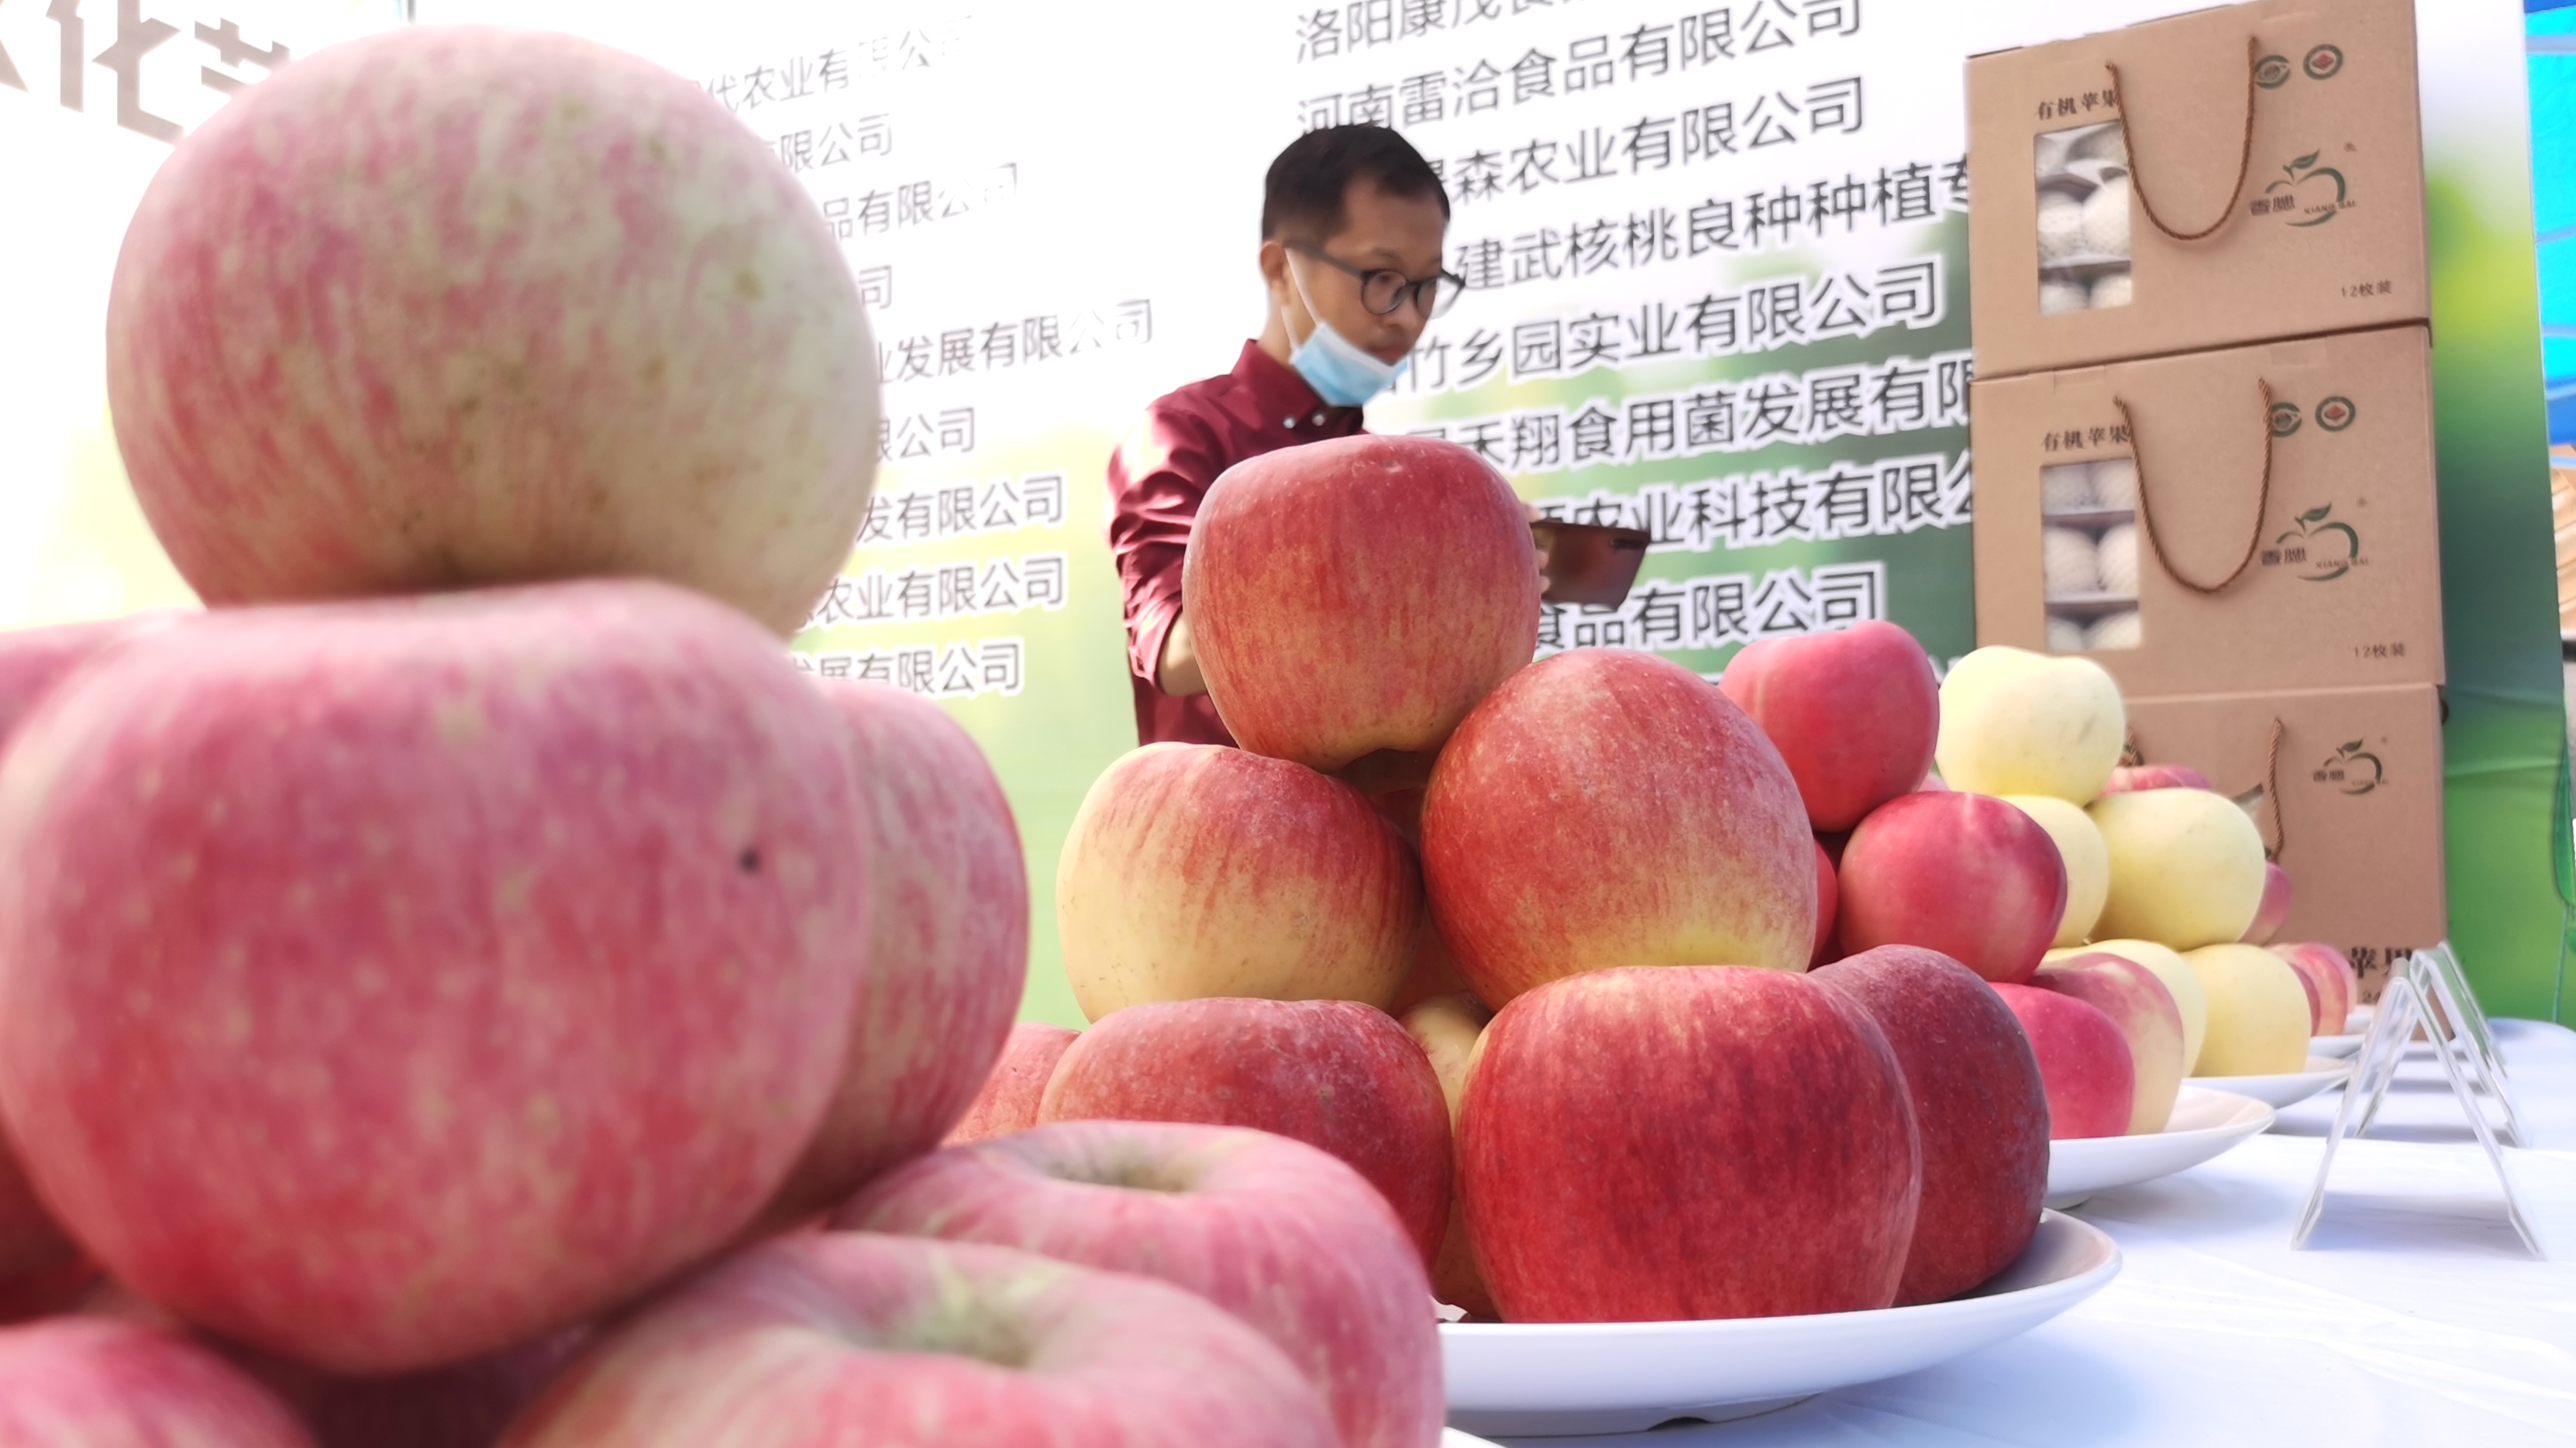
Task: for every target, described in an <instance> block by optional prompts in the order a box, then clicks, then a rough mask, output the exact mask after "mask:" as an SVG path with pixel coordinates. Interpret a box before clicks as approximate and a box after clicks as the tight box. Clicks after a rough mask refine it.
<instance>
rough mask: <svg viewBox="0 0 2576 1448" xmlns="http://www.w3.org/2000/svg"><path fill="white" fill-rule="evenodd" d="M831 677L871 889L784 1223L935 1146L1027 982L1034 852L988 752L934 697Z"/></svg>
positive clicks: (778, 1216)
mask: <svg viewBox="0 0 2576 1448" xmlns="http://www.w3.org/2000/svg"><path fill="white" fill-rule="evenodd" d="M821 685H822V689H823V692H824V694H825V696H826V697H827V698H829V699H830V700H831V702H832V705H833V707H834V708H835V709H837V710H838V711H839V712H840V716H841V718H842V720H843V722H845V723H846V724H847V725H848V726H849V730H850V742H851V745H852V747H853V750H854V751H855V760H856V772H857V775H858V784H859V789H860V791H861V792H862V793H863V794H865V795H866V796H867V797H868V799H869V802H870V804H871V805H872V806H873V808H872V809H870V810H869V811H868V815H869V819H870V822H871V824H872V825H873V826H874V832H875V833H874V841H873V843H872V845H871V847H870V858H872V859H873V860H874V861H875V864H876V869H875V874H874V878H873V880H872V881H871V885H872V887H873V890H874V894H875V900H874V903H873V905H872V907H871V909H870V912H869V918H870V920H871V922H872V923H871V925H870V928H869V935H868V939H867V941H866V943H865V959H866V960H867V962H868V975H867V982H866V984H865V986H863V987H862V988H861V991H860V995H859V1005H858V1010H857V1012H856V1014H855V1015H854V1016H853V1017H852V1019H851V1023H850V1044H849V1055H848V1058H847V1060H846V1061H845V1062H844V1063H843V1065H842V1067H841V1085H840V1089H839V1090H838V1091H836V1092H835V1093H833V1096H832V1105H831V1107H830V1109H829V1110H827V1111H825V1112H824V1114H823V1124H822V1125H820V1126H818V1127H816V1128H815V1129H814V1139H813V1141H812V1142H811V1144H809V1145H808V1146H807V1147H806V1148H805V1155H804V1157H803V1158H802V1159H800V1160H799V1161H798V1162H797V1163H796V1167H795V1169H794V1170H793V1171H791V1172H790V1173H789V1174H788V1177H787V1183H786V1185H785V1186H782V1187H780V1188H779V1190H778V1197H777V1199H776V1200H775V1201H774V1202H772V1203H771V1205H770V1211H769V1214H768V1215H769V1218H770V1219H771V1220H772V1221H792V1220H794V1219H796V1218H798V1217H802V1216H806V1215H809V1214H811V1213H813V1212H817V1211H820V1210H822V1209H823V1208H825V1207H828V1206H831V1205H832V1204H833V1203H835V1202H838V1201H840V1200H841V1199H842V1198H843V1197H846V1196H848V1195H849V1194H850V1193H852V1192H854V1191H856V1190H858V1188H859V1185H860V1183H862V1182H865V1181H866V1180H867V1179H868V1178H869V1177H872V1176H874V1175H876V1174H877V1173H878V1172H879V1171H881V1170H883V1169H884V1168H886V1167H887V1166H890V1165H892V1164H893V1163H895V1162H898V1161H901V1160H903V1159H904V1158H905V1157H908V1156H916V1155H918V1154H920V1153H922V1152H925V1151H928V1150H929V1149H930V1148H932V1147H934V1146H937V1145H938V1144H939V1142H940V1139H941V1138H942V1137H944V1136H946V1135H947V1134H948V1130H949V1128H951V1127H953V1126H955V1125H956V1124H957V1121H958V1118H959V1117H961V1116H963V1115H964V1114H965V1112H966V1109H967V1107H968V1106H969V1105H970V1104H971V1103H972V1102H973V1101H974V1099H975V1093H976V1092H977V1090H978V1089H979V1088H981V1087H982V1086H983V1084H984V1082H985V1080H986V1079H987V1077H988V1076H989V1075H990V1074H991V1072H992V1068H993V1063H994V1061H995V1059H996V1058H997V1057H998V1056H999V1054H1000V1053H1001V1049H1002V1042H1003V1040H1004V1038H1005V1037H1007V1036H1008V1035H1009V1034H1010V1031H1011V1017H1012V1016H1013V1015H1014V1014H1015V1013H1017V1011H1018V1010H1019V1006H1020V996H1021V995H1022V993H1023V992H1025V991H1026V989H1027V987H1028V974H1029V869H1028V862H1027V860H1026V859H1025V858H1024V857H1023V856H1022V855H1021V854H1020V830H1019V825H1018V823H1017V822H1016V821H1015V820H1014V819H1013V818H1012V816H1011V802H1010V801H1009V800H1007V799H1005V798H1003V796H1002V785H1001V782H1000V781H999V780H997V779H995V778H994V777H993V768H992V766H991V765H989V764H987V763H986V762H985V761H984V751H983V750H981V749H979V748H977V747H976V744H975V741H974V739H973V738H972V737H971V736H969V735H968V734H967V733H966V731H965V729H964V728H962V727H960V726H959V725H958V723H957V721H956V720H954V719H951V718H950V717H948V714H947V711H945V710H943V709H941V708H940V707H939V706H938V705H936V704H933V703H931V702H930V701H929V700H927V699H923V698H920V697H918V696H916V695H912V694H908V693H905V692H904V691H902V690H900V689H895V688H889V687H887V686H885V685H882V684H862V683H857V682H853V681H848V680H840V679H825V680H823V681H821Z"/></svg>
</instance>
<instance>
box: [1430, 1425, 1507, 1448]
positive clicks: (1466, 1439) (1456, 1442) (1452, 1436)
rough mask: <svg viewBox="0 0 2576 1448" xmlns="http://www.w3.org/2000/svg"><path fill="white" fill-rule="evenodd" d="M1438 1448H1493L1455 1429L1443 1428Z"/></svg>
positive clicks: (1479, 1439) (1484, 1441)
mask: <svg viewBox="0 0 2576 1448" xmlns="http://www.w3.org/2000/svg"><path fill="white" fill-rule="evenodd" d="M1440 1448H1494V1445H1493V1444H1491V1443H1489V1442H1487V1441H1486V1440H1484V1439H1482V1438H1475V1437H1470V1436H1468V1435H1467V1434H1465V1433H1461V1432H1459V1431H1458V1430H1457V1429H1455V1428H1443V1429H1441V1430H1440Z"/></svg>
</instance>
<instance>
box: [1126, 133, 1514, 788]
mask: <svg viewBox="0 0 2576 1448" xmlns="http://www.w3.org/2000/svg"><path fill="white" fill-rule="evenodd" d="M1448 226H1449V197H1448V194H1447V193H1446V192H1445V191H1443V190H1442V189H1441V186H1440V177H1439V176H1438V175H1437V174H1436V173H1434V172H1433V171H1432V169H1431V167H1430V165H1429V164H1428V163H1427V162H1425V161H1424V160H1423V159H1422V154H1421V153H1420V152H1418V151H1416V150H1414V149H1413V147H1412V146H1411V145H1409V144H1407V143H1406V141H1405V140H1404V138H1403V137H1402V136H1399V135H1397V134H1396V133H1395V132H1394V131H1392V130H1389V129H1387V128H1386V127H1384V126H1331V127H1327V128H1325V129H1323V130H1317V131H1309V132H1307V133H1306V134H1305V135H1303V136H1301V137H1299V138H1298V139H1297V140H1296V141H1295V142H1293V143H1291V144H1290V145H1289V147H1288V149H1286V150H1284V151H1282V152H1280V153H1279V158H1278V159H1277V160H1275V161H1273V162H1271V163H1270V174H1269V178H1268V181H1267V183H1266V186H1265V189H1264V192H1263V196H1262V206H1261V253H1260V257H1261V275H1262V279H1263V281H1264V282H1265V283H1267V285H1268V290H1269V304H1270V306H1269V316H1268V318H1267V320H1266V321H1265V322H1264V323H1263V325H1262V329H1261V335H1260V336H1259V337H1256V338H1254V339H1253V340H1252V341H1249V342H1246V343H1245V344H1244V346H1243V354H1242V355H1241V356H1240V357H1238V358H1237V359H1235V364H1234V370H1232V371H1230V372H1227V373H1225V374H1223V375H1222V376H1217V377H1211V378H1208V379H1207V380H1205V381H1203V382H1193V383H1191V384H1189V385H1188V386H1186V387H1182V388H1179V389H1177V390H1175V391H1173V392H1169V393H1166V394H1165V395H1164V396H1162V397H1160V398H1157V399H1156V400H1155V401H1154V403H1153V405H1151V406H1150V407H1147V408H1146V409H1145V416H1144V417H1143V419H1142V420H1140V421H1139V422H1138V423H1137V424H1136V426H1135V428H1134V429H1133V430H1132V431H1130V432H1129V433H1128V435H1127V438H1126V440H1125V441H1124V442H1121V443H1120V444H1119V445H1118V451H1117V452H1116V453H1114V454H1112V455H1111V457H1110V459H1109V496H1110V502H1111V505H1112V509H1113V511H1112V514H1111V517H1110V521H1109V546H1110V551H1111V552H1112V553H1113V554H1115V555H1116V557H1117V560H1118V576H1119V581H1120V583H1121V585H1122V587H1123V590H1124V593H1125V595H1126V608H1127V668H1128V672H1129V674H1130V675H1131V676H1132V679H1133V683H1134V686H1135V693H1136V737H1137V740H1138V742H1139V743H1145V744H1151V743H1154V742H1156V741H1158V740H1178V741H1181V742H1183V743H1190V744H1232V743H1233V742H1234V737H1233V736H1232V735H1230V734H1228V733H1227V732H1226V729H1225V725H1224V724H1223V723H1222V722H1220V721H1219V720H1218V718H1217V713H1216V709H1215V707H1214V706H1213V705H1211V704H1210V703H1209V702H1208V697H1207V684H1206V682H1205V681H1204V680H1203V679H1202V678H1201V677H1200V674H1199V663H1198V655H1197V652H1196V651H1195V650H1194V649H1193V648H1192V647H1191V643H1190V625H1189V614H1188V610H1187V609H1186V608H1185V607H1184V606H1183V600H1182V598H1181V560H1182V557H1183V554H1184V552H1185V550H1186V549H1187V548H1188V546H1189V541H1190V526H1191V524H1192V523H1193V522H1194V521H1195V520H1196V519H1197V517H1198V511H1199V500H1200V499H1201V498H1204V497H1205V496H1206V495H1207V490H1208V485H1209V484H1210V483H1213V482H1215V481H1216V479H1217V475H1218V474H1219V473H1222V472H1224V471H1225V470H1226V469H1227V468H1229V467H1232V466H1233V465H1234V464H1236V463H1238V462H1241V461H1242V460H1243V459H1245V458H1248V457H1256V456H1258V455H1260V454H1262V453H1266V452H1273V451H1276V450H1278V449H1280V448H1283V447H1295V446H1297V445H1299V444H1301V443H1309V442H1315V441H1318V440H1321V439H1323V438H1328V437H1349V436H1351V435H1352V434H1354V433H1357V432H1359V431H1360V430H1361V426H1360V424H1361V417H1360V406H1361V404H1363V403H1365V402H1367V401H1368V400H1369V399H1370V398H1372V397H1375V396H1376V395H1377V394H1378V393H1380V392H1382V391H1384V390H1385V389H1386V387H1387V385H1388V384H1389V383H1391V382H1393V381H1394V380H1395V379H1396V377H1397V376H1398V375H1399V374H1400V373H1401V372H1402V371H1403V370H1404V366H1405V360H1406V358H1407V357H1408V355H1409V354H1411V352H1412V351H1413V345H1414V343H1415V342H1417V341H1419V340H1420V339H1421V337H1422V329H1423V327H1424V326H1425V325H1426V324H1428V323H1429V322H1430V320H1431V319H1432V318H1433V317H1436V316H1438V315H1440V313H1442V312H1443V311H1446V310H1447V309H1448V307H1449V306H1450V304H1451V303H1453V302H1455V301H1456V300H1457V299H1458V295H1459V293H1460V292H1461V291H1462V290H1464V287H1465V283H1464V282H1462V281H1460V280H1459V278H1457V277H1456V276H1454V275H1452V274H1450V273H1448V272H1445V271H1443V270H1442V269H1441V266H1440V258H1441V254H1442V253H1441V247H1442V243H1443V240H1444V238H1445V236H1446V234H1447V231H1448Z"/></svg>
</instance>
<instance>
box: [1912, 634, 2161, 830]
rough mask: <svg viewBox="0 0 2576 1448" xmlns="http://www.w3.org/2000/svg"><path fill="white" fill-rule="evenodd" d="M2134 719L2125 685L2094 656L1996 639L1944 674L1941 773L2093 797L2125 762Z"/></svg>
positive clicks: (1963, 784) (1958, 781)
mask: <svg viewBox="0 0 2576 1448" xmlns="http://www.w3.org/2000/svg"><path fill="white" fill-rule="evenodd" d="M2128 718H2129V716H2128V710H2127V708H2126V707H2125V706H2123V705H2122V704H2121V702H2120V686H2119V685H2117V684H2115V683H2113V682H2111V676H2110V675H2109V674H2107V673H2104V672H2103V671H2102V666H2101V665H2100V664H2097V663H2094V662H2093V661H2092V660H2091V659H2078V658H2053V657H2051V656H2049V655H2046V654H2034V653H2029V652H2027V651H2025V650H2022V649H2012V648H2004V647H2002V646H2000V645H1989V646H1988V647H1985V648H1982V649H1979V650H1977V651H1976V652H1975V653H1972V654H1970V655H1968V656H1967V657H1966V658H1963V659H1961V660H1959V662H1957V663H1955V664H1953V665H1951V666H1950V673H1949V677H1947V678H1945V679H1943V680H1942V681H1941V742H1940V746H1939V748H1938V750H1937V754H1938V757H1939V759H1940V763H1941V777H1942V778H1943V779H1945V780H1947V781H1949V784H1950V787H1951V788H1952V789H1964V790H1973V791H1975V792H1976V793H1978V794H2045V795H2049V796H2052V797H2054V798H2057V799H2062V800H2066V801H2068V802H2070V803H2073V804H2083V803H2084V802H2086V801H2087V800H2090V799H2092V798H2093V797H2094V796H2095V795H2097V794H2100V793H2101V792H2102V784H2103V782H2104V781H2105V780H2107V779H2109V778H2110V777H2111V771H2112V769H2113V768H2114V767H2116V766H2117V765H2118V764H2119V762H2120V749H2121V747H2122V745H2123V744H2125V743H2126V742H2127V739H2128Z"/></svg>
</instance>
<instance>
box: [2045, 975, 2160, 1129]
mask: <svg viewBox="0 0 2576 1448" xmlns="http://www.w3.org/2000/svg"><path fill="white" fill-rule="evenodd" d="M2030 983H2031V984H2032V985H2034V986H2037V987H2039V988H2040V989H2041V990H2053V991H2055V992H2057V993H2058V994H2059V995H2062V996H2072V997H2074V998H2075V999H2076V1000H2079V1001H2083V1002H2084V1003H2086V1004H2087V1005H2090V1006H2092V1007H2093V1008H2094V1009H2096V1010H2098V1011H2100V1012H2101V1013H2102V1014H2104V1015H2106V1016H2109V1017H2110V1018H2111V1024H2113V1025H2115V1026H2118V1027H2119V1028H2120V1035H2121V1038H2122V1039H2124V1040H2126V1041H2127V1042H2128V1043H2129V1064H2130V1065H2131V1066H2132V1067H2133V1068H2135V1069H2134V1071H2133V1077H2134V1079H2135V1081H2136V1090H2135V1093H2134V1095H2133V1096H2132V1098H2131V1101H2130V1107H2129V1124H2128V1127H2127V1130H2128V1133H2129V1134H2130V1135H2132V1136H2136V1135H2140V1134H2142V1133H2148V1132H2157V1131H2162V1130H2164V1129H2165V1123H2166V1121H2168V1120H2170V1119H2171V1118H2172V1116H2173V1106H2174V1098H2175V1097H2176V1096H2177V1095H2179V1094H2180V1093H2181V1091H2182V1078H2183V1044H2182V1008H2181V1007H2179V1006H2177V1005H2175V1004H2174V998H2173V992H2172V991H2170V990H2167V989H2166V988H2165V983H2164V982H2163V981H2161V980H2159V979H2157V978H2156V973H2155V972H2154V971H2152V970H2149V969H2147V968H2146V967H2145V966H2143V965H2140V964H2138V963H2137V962H2136V961H2134V960H2130V959H2128V958H2127V957H2125V956H2119V955H2113V954H2111V953H2110V952H2108V951H2099V950H2097V951H2089V952H2086V953H2083V954H2079V955H2075V956H2071V957H2069V958H2067V959H2064V960H2056V961H2051V962H2050V963H2048V964H2046V965H2043V966H2041V967H2040V968H2039V969H2038V970H2037V971H2036V972H2034V973H2033V974H2032V975H2031V978H2030Z"/></svg>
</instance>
